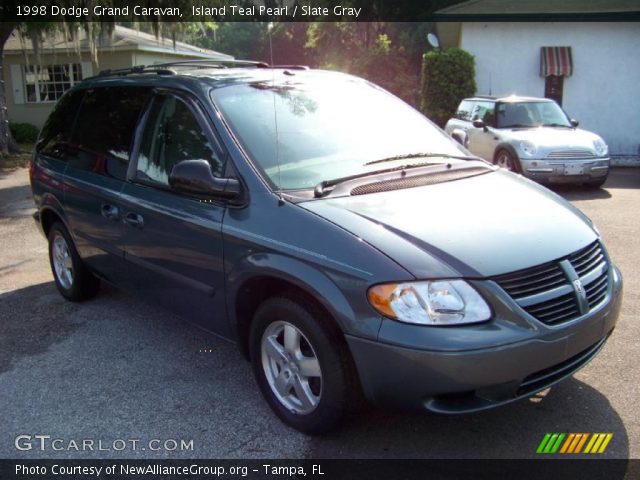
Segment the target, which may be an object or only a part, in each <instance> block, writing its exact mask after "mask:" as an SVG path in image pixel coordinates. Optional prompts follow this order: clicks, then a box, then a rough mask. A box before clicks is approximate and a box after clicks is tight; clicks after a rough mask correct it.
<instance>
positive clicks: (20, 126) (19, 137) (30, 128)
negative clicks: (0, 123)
mask: <svg viewBox="0 0 640 480" xmlns="http://www.w3.org/2000/svg"><path fill="white" fill-rule="evenodd" d="M9 128H10V129H11V135H13V138H14V140H15V141H16V142H17V143H36V140H37V139H38V133H39V132H40V129H39V128H38V127H36V126H35V125H31V124H30V123H13V122H11V123H9Z"/></svg>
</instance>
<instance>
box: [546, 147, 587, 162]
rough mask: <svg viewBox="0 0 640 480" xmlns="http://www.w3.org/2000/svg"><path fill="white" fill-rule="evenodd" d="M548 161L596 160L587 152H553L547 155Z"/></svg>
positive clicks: (573, 150)
mask: <svg viewBox="0 0 640 480" xmlns="http://www.w3.org/2000/svg"><path fill="white" fill-rule="evenodd" d="M547 158H548V159H549V160H578V159H579V160H588V159H592V158H596V156H595V155H594V154H593V152H590V151H589V150H575V149H572V150H554V151H553V152H550V153H549V154H548V155H547Z"/></svg>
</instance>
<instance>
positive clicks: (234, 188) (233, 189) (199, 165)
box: [169, 159, 240, 198]
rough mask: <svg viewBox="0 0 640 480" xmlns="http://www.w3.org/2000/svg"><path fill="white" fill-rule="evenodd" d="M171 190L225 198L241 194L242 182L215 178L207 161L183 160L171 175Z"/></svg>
mask: <svg viewBox="0 0 640 480" xmlns="http://www.w3.org/2000/svg"><path fill="white" fill-rule="evenodd" d="M169 185H171V188H173V189H175V190H177V191H180V192H185V193H191V194H195V195H207V196H216V197H224V198H233V197H237V196H238V195H239V194H240V182H238V180H237V179H235V178H218V177H214V176H213V173H212V172H211V166H210V165H209V162H207V161H206V160H202V159H198V160H183V161H181V162H178V163H176V164H175V165H174V166H173V168H172V169H171V173H170V174H169Z"/></svg>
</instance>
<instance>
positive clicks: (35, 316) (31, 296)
mask: <svg viewBox="0 0 640 480" xmlns="http://www.w3.org/2000/svg"><path fill="white" fill-rule="evenodd" d="M56 307H58V308H56ZM77 309H78V305H76V304H72V303H69V302H66V301H65V300H64V299H63V298H62V297H61V296H60V294H59V293H58V291H57V290H56V287H55V285H54V283H53V282H47V283H41V284H39V285H32V286H29V287H26V288H23V289H20V290H13V291H10V292H6V293H3V294H0V318H2V319H3V320H2V322H0V373H2V372H5V371H7V370H10V369H11V367H12V365H13V364H14V363H15V362H17V361H18V360H19V359H20V358H22V357H25V356H31V355H37V354H40V353H43V352H45V351H46V350H47V349H48V348H49V347H50V346H51V345H53V344H55V343H59V342H61V341H63V340H65V339H66V338H67V337H69V336H70V335H71V334H73V332H74V331H76V330H77V329H78V328H79V327H80V326H82V323H77V322H73V321H71V320H70V318H71V317H70V315H69V314H70V313H72V312H73V311H75V310H77ZM25 317H26V318H25Z"/></svg>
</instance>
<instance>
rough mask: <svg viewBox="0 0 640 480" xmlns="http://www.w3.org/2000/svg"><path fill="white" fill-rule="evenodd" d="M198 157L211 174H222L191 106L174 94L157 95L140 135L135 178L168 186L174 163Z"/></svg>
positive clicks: (217, 160) (219, 161)
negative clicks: (203, 161) (206, 164)
mask: <svg viewBox="0 0 640 480" xmlns="http://www.w3.org/2000/svg"><path fill="white" fill-rule="evenodd" d="M198 159H204V160H206V161H208V162H209V165H211V171H212V172H213V174H214V175H215V176H217V177H220V176H222V173H223V168H224V165H223V163H222V161H221V160H220V159H219V157H218V156H217V155H216V154H215V152H214V149H213V147H212V146H211V144H210V143H209V139H208V138H207V135H206V134H205V133H204V131H203V130H202V128H201V126H200V124H199V123H198V120H197V118H196V117H195V115H194V113H193V112H192V111H191V109H190V108H189V107H188V106H187V105H186V104H185V103H184V102H183V101H182V100H180V99H178V98H176V97H173V96H170V95H167V96H161V97H157V98H156V99H155V101H154V102H153V105H152V107H151V111H150V112H149V118H148V120H147V124H146V126H145V131H144V134H143V136H142V143H141V145H140V154H139V156H138V165H137V169H136V178H138V179H139V180H143V181H147V182H149V181H150V182H153V183H157V184H160V185H164V186H168V185H169V174H170V173H171V169H172V168H173V166H174V165H175V164H176V163H178V162H181V161H182V160H198Z"/></svg>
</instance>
